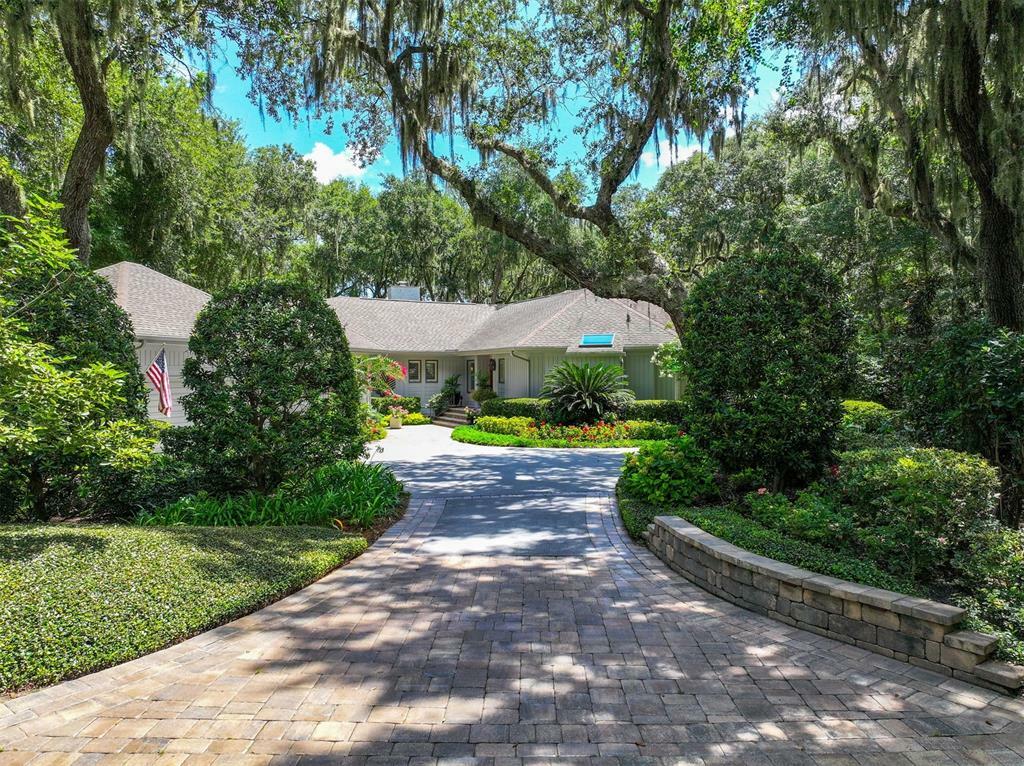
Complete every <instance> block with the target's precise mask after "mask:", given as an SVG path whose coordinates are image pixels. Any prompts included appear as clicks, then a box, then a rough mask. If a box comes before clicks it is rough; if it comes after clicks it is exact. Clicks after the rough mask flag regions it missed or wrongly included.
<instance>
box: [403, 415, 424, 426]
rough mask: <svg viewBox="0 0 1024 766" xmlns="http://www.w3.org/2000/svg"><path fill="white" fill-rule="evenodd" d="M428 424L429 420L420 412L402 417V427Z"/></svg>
mask: <svg viewBox="0 0 1024 766" xmlns="http://www.w3.org/2000/svg"><path fill="white" fill-rule="evenodd" d="M428 423H430V418H428V417H427V416H426V415H424V414H423V413H422V412H410V413H409V414H407V415H403V416H402V425H403V426H425V425H427V424H428Z"/></svg>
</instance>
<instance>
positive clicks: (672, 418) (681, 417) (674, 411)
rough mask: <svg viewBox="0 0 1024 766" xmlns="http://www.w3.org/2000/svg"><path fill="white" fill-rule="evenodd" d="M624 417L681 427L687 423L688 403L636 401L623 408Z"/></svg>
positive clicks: (671, 400)
mask: <svg viewBox="0 0 1024 766" xmlns="http://www.w3.org/2000/svg"><path fill="white" fill-rule="evenodd" d="M622 417H624V418H626V419H628V420H658V421H661V422H662V423H674V424H676V425H680V424H683V423H685V422H686V402H685V401H683V400H681V399H636V400H635V401H633V402H630V403H629V404H627V405H626V406H625V407H624V408H623V410H622Z"/></svg>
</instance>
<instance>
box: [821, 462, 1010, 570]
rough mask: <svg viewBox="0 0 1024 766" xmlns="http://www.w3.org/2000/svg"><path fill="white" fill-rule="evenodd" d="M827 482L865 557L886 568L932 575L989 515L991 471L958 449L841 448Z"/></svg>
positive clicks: (994, 485) (993, 489) (994, 483)
mask: <svg viewBox="0 0 1024 766" xmlns="http://www.w3.org/2000/svg"><path fill="white" fill-rule="evenodd" d="M835 486H836V491H837V493H838V497H839V499H840V500H841V501H842V502H843V504H844V506H845V507H846V508H847V509H848V511H849V513H850V514H851V517H852V520H853V523H854V524H855V525H856V527H857V528H858V529H859V530H861V532H860V533H859V540H860V543H861V544H862V545H863V546H864V548H865V550H866V551H867V553H868V555H870V556H871V557H872V558H873V559H875V560H876V561H885V562H886V568H888V569H889V570H890V571H893V572H898V573H899V574H901V575H906V576H908V577H911V578H915V579H920V578H922V576H927V577H928V578H933V579H934V578H937V577H941V576H944V575H947V574H948V572H949V567H950V562H951V560H952V557H953V556H954V554H955V553H956V552H957V551H958V550H960V549H962V548H963V547H964V546H966V545H968V544H969V543H970V540H971V539H972V536H973V535H974V534H975V533H976V532H977V531H978V530H979V529H982V528H984V527H985V526H986V524H987V523H988V522H990V521H991V520H992V518H993V512H994V509H995V507H996V496H997V493H998V490H999V477H998V474H997V473H996V470H995V469H994V468H993V467H992V466H991V465H990V464H989V463H987V462H986V461H985V460H984V459H982V458H980V457H976V456H973V455H967V454H964V453H962V452H952V451H949V450H940V449H926V448H918V449H915V448H902V449H899V448H898V449H874V450H860V451H857V452H846V453H843V455H842V456H841V464H840V467H839V471H838V476H837V478H836V482H835Z"/></svg>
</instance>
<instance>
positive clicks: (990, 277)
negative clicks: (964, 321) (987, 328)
mask: <svg viewBox="0 0 1024 766" xmlns="http://www.w3.org/2000/svg"><path fill="white" fill-rule="evenodd" d="M1015 226H1016V222H1015V220H1014V215H1013V213H1012V212H1011V211H1010V210H1009V208H1008V207H1007V206H1006V205H1004V204H1002V203H1001V201H999V200H992V201H990V203H989V204H985V203H982V206H981V211H980V226H979V227H978V254H979V256H980V258H979V260H980V263H979V264H978V266H979V270H980V273H981V283H982V288H983V294H982V297H983V299H984V302H985V310H986V312H987V313H988V317H989V319H990V320H991V321H992V322H993V323H994V324H996V325H998V326H999V327H1006V328H1009V329H1011V330H1016V331H1017V332H1020V331H1022V330H1024V261H1022V259H1021V253H1020V247H1019V245H1018V237H1017V236H1016V234H1015V231H1014V229H1015Z"/></svg>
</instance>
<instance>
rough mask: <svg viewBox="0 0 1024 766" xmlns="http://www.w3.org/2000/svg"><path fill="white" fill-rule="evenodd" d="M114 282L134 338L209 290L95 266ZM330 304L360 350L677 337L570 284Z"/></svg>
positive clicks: (555, 345)
mask: <svg viewBox="0 0 1024 766" xmlns="http://www.w3.org/2000/svg"><path fill="white" fill-rule="evenodd" d="M96 273H98V274H100V275H102V276H104V277H106V278H107V279H108V280H110V282H111V284H113V286H114V290H115V291H116V293H117V302H118V304H120V306H121V307H122V308H124V309H125V310H126V311H127V312H128V313H129V315H131V318H132V322H133V323H134V324H135V334H136V335H138V336H139V337H156V338H181V339H187V338H188V337H189V335H191V333H192V325H193V324H194V323H195V319H196V316H197V315H198V314H199V312H200V310H201V309H202V308H203V306H205V305H206V302H207V301H208V300H209V299H210V296H209V295H208V294H207V293H204V292H203V291H202V290H197V289H196V288H194V287H190V286H189V285H186V284H185V283H184V282H179V281H178V280H176V279H172V278H171V277H168V276H164V275H163V274H161V273H159V272H157V271H154V270H153V269H150V268H147V267H145V266H141V265H139V264H137V263H131V262H129V261H123V262H121V263H117V264H114V265H113V266H107V267H106V268H103V269H99V270H98V271H97V272H96ZM327 302H328V304H329V305H330V306H331V307H332V308H333V309H334V310H335V312H337V314H338V318H339V319H340V320H341V323H342V325H343V326H344V327H345V332H346V334H347V335H348V342H349V345H350V346H351V347H352V348H353V349H356V350H358V351H377V352H384V351H390V352H406V351H408V352H434V353H445V352H466V353H468V352H476V351H480V352H483V351H496V350H499V349H506V348H551V349H559V350H566V351H569V352H573V351H575V350H576V349H577V348H578V346H579V342H580V339H581V338H582V336H583V335H585V334H592V333H614V334H615V340H614V348H613V350H614V351H619V350H621V349H623V348H629V347H650V346H656V345H658V344H660V343H664V342H665V341H668V340H672V339H674V338H675V337H676V336H675V333H674V332H673V331H672V329H671V328H670V322H669V318H668V315H667V314H666V313H665V312H664V311H663V310H662V309H660V308H658V307H657V306H654V305H653V304H650V303H642V302H637V301H627V300H621V299H607V298H598V297H597V296H596V295H594V294H593V293H591V292H590V291H588V290H568V291H566V292H563V293H558V294H557V295H548V296H545V297H543V298H535V299H533V300H528V301H520V302H519V303H510V304H507V305H504V306H491V305H487V304H482V303H431V302H429V301H393V300H379V299H372V298H347V297H339V298H331V299H329V300H328V301H327Z"/></svg>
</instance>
